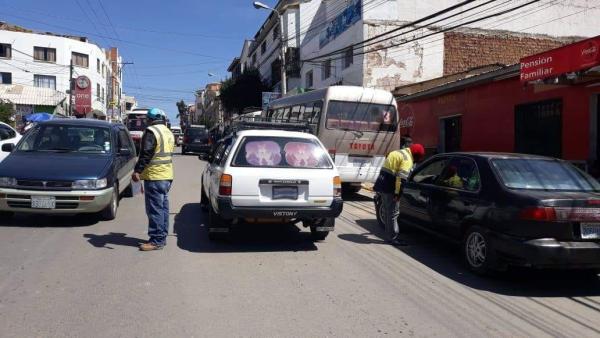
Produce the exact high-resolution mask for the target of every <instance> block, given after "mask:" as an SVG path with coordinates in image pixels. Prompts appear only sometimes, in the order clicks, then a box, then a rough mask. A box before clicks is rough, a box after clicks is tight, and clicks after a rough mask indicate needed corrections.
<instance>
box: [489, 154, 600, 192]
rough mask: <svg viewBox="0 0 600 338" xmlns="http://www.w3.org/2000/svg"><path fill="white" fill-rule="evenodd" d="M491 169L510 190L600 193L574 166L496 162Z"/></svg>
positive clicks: (539, 161)
mask: <svg viewBox="0 0 600 338" xmlns="http://www.w3.org/2000/svg"><path fill="white" fill-rule="evenodd" d="M492 166H493V167H494V168H495V169H496V171H497V172H498V174H499V176H500V178H501V180H502V182H503V183H504V185H505V186H506V187H508V188H512V189H529V190H548V191H599V190H600V184H599V183H598V182H597V181H596V180H595V179H593V178H592V177H591V176H589V175H588V174H586V173H584V172H582V171H581V170H579V169H577V168H576V167H575V166H573V165H571V164H569V163H567V162H562V161H556V160H546V159H495V160H492Z"/></svg>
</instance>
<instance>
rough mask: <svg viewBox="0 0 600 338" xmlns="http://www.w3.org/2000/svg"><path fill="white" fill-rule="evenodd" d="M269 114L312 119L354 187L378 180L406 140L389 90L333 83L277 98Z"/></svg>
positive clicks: (346, 180) (289, 119) (295, 119)
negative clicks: (389, 156)
mask: <svg viewBox="0 0 600 338" xmlns="http://www.w3.org/2000/svg"><path fill="white" fill-rule="evenodd" d="M265 115H266V116H265V117H266V119H267V120H271V121H282V122H308V123H309V124H310V125H311V129H312V130H313V133H314V134H315V135H317V137H318V138H319V139H320V140H321V142H323V144H324V145H325V146H326V147H327V148H328V149H329V152H330V153H331V155H332V157H333V158H334V160H335V164H336V166H337V167H338V170H339V172H340V178H341V180H342V182H343V184H344V188H346V189H347V190H349V191H358V190H359V189H360V186H361V183H363V182H375V180H376V179H377V176H378V175H379V170H380V169H381V166H382V165H383V162H384V160H385V156H386V155H387V154H388V153H389V152H390V151H392V150H394V149H397V148H398V147H399V146H400V136H399V134H398V132H397V131H398V109H397V107H396V100H394V97H393V96H392V94H391V93H390V92H388V91H385V90H379V89H372V88H363V87H354V86H332V87H328V88H324V89H318V90H314V91H311V92H308V93H305V94H300V95H295V96H289V97H285V98H281V99H278V100H275V101H272V102H270V104H269V107H268V109H267V111H266V112H265Z"/></svg>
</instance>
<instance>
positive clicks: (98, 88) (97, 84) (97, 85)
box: [96, 83, 100, 98]
mask: <svg viewBox="0 0 600 338" xmlns="http://www.w3.org/2000/svg"><path fill="white" fill-rule="evenodd" d="M96 96H98V98H100V84H99V83H96Z"/></svg>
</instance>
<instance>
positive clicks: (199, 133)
mask: <svg viewBox="0 0 600 338" xmlns="http://www.w3.org/2000/svg"><path fill="white" fill-rule="evenodd" d="M185 133H186V134H187V135H188V136H190V137H207V136H208V135H207V134H208V133H207V132H206V129H204V128H189V129H188V130H186V132H185Z"/></svg>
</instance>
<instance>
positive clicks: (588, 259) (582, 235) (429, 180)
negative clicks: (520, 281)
mask: <svg viewBox="0 0 600 338" xmlns="http://www.w3.org/2000/svg"><path fill="white" fill-rule="evenodd" d="M376 211H377V214H378V218H379V214H380V212H381V210H380V209H379V202H377V203H376ZM399 220H400V225H401V228H402V227H404V226H407V225H408V226H416V227H418V228H421V229H424V230H426V231H429V232H432V233H434V234H437V235H441V236H443V237H445V238H448V239H451V240H454V241H456V242H459V243H462V253H463V255H464V260H465V262H466V264H467V266H468V267H469V268H470V269H471V270H472V271H474V272H476V273H481V274H483V273H486V272H489V271H491V270H496V269H504V268H506V267H508V266H525V267H535V268H569V269H599V268H600V184H599V183H598V182H597V181H596V180H594V179H593V178H592V177H591V176H589V175H587V174H586V173H584V172H583V171H581V170H579V169H578V168H576V167H575V166H573V165H571V164H570V163H568V162H565V161H562V160H558V159H553V158H547V157H540V156H532V155H520V154H500V153H451V154H442V155H436V156H433V157H432V158H430V159H429V160H428V161H426V162H425V163H423V164H421V165H420V166H418V167H417V168H416V169H415V170H414V171H413V173H412V174H411V175H410V176H409V178H408V180H407V181H406V182H404V183H403V186H402V195H401V198H400V218H399Z"/></svg>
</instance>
